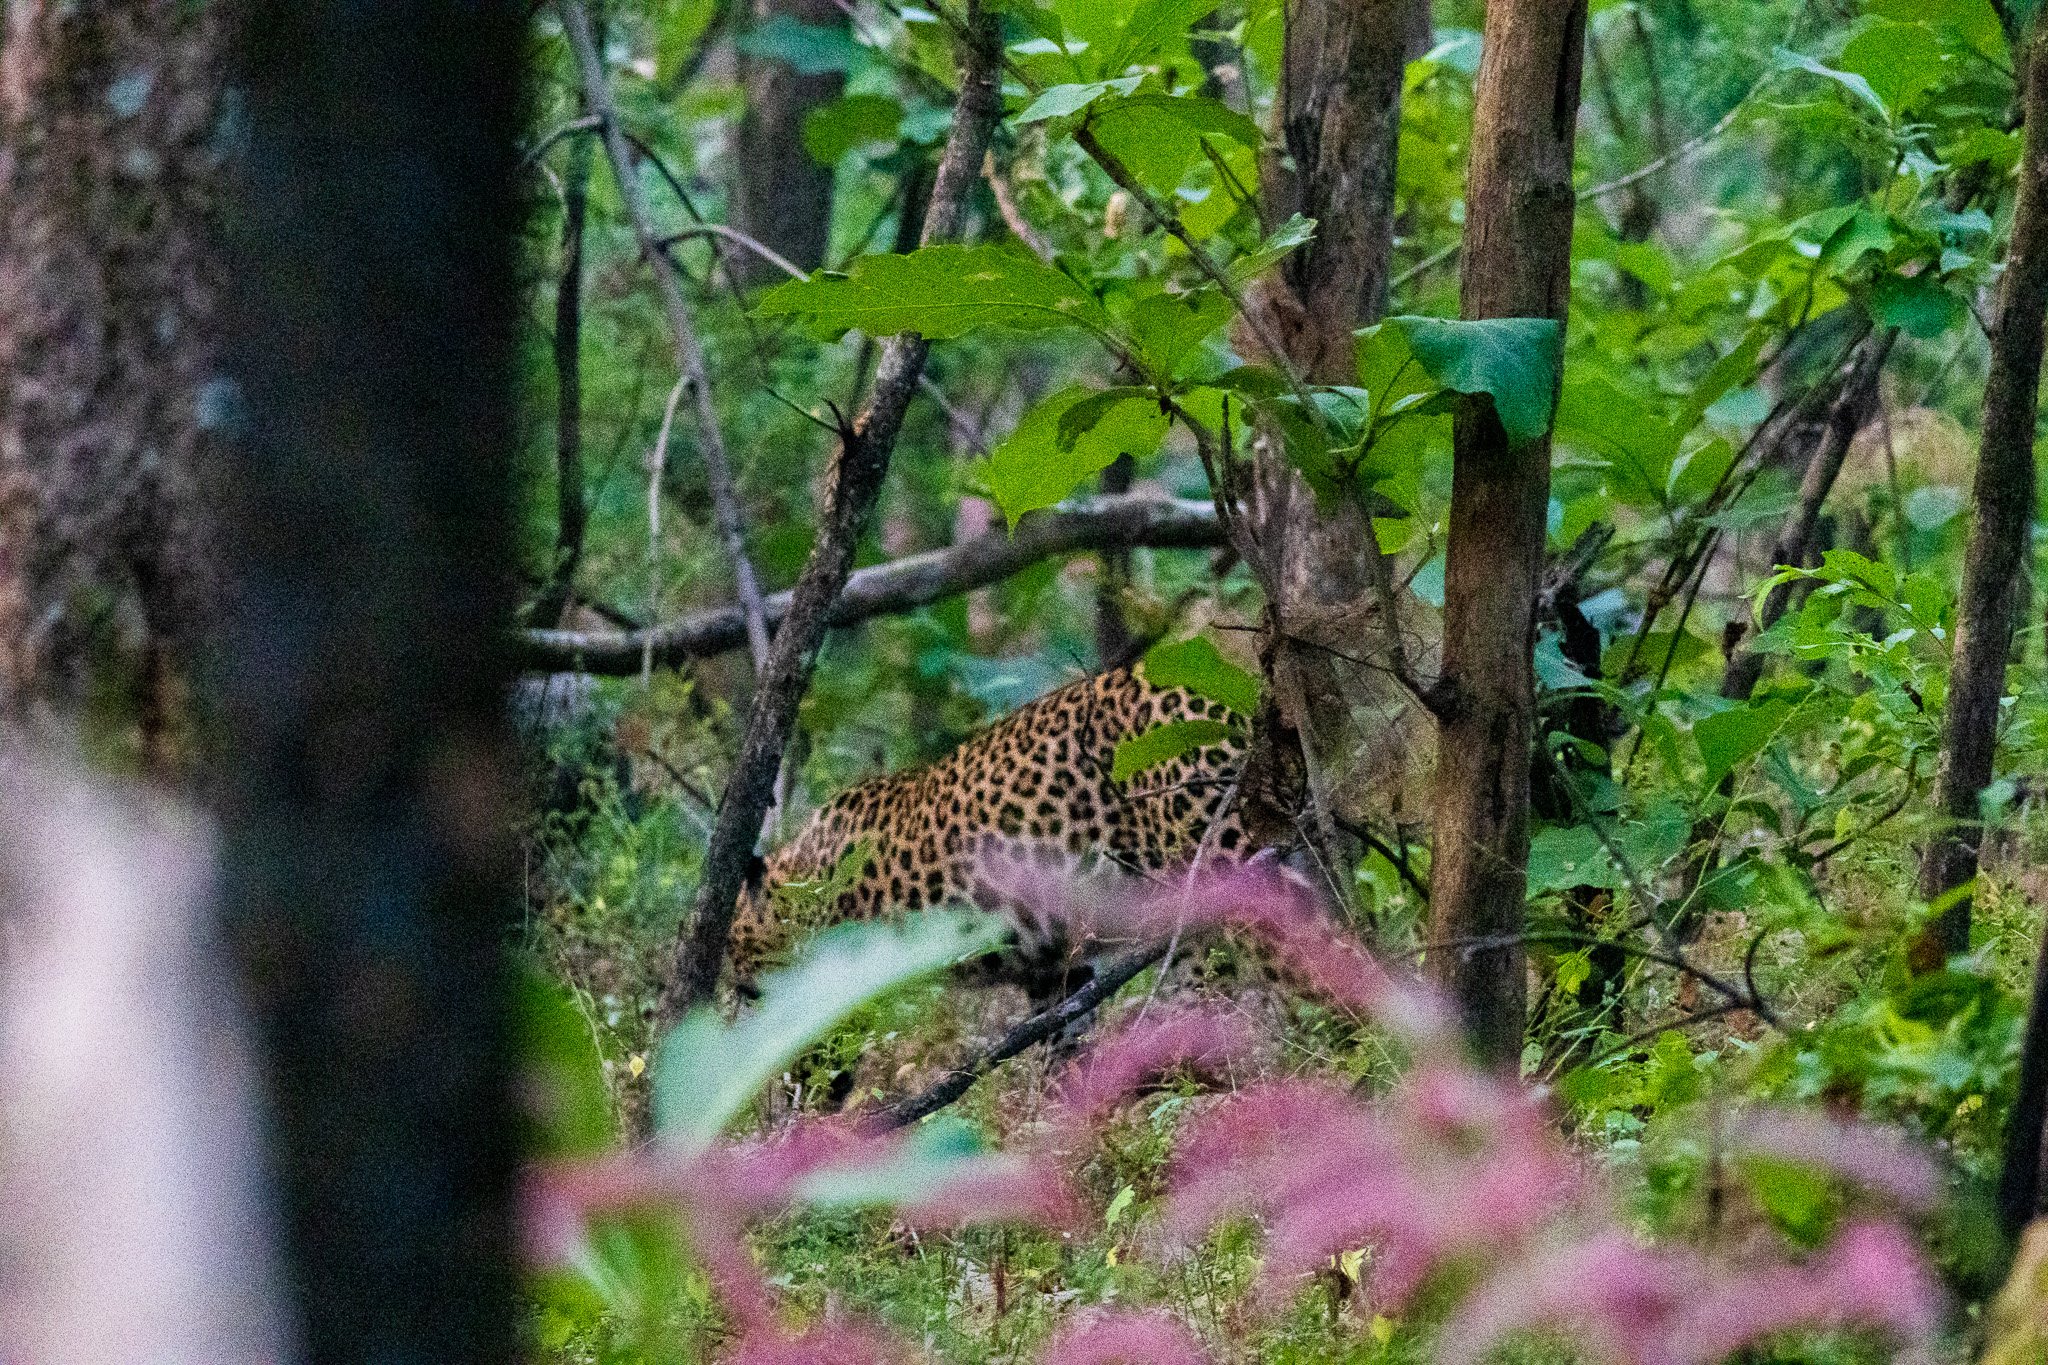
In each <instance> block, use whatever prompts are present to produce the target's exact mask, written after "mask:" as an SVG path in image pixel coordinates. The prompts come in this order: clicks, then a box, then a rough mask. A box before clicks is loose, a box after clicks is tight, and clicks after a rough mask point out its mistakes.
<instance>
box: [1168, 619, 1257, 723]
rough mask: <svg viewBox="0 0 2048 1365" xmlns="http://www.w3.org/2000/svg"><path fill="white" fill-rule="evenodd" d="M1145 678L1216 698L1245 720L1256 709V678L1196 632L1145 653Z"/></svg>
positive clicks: (1209, 697) (1201, 695)
mask: <svg viewBox="0 0 2048 1365" xmlns="http://www.w3.org/2000/svg"><path fill="white" fill-rule="evenodd" d="M1142 667H1143V669H1144V672H1145V681H1147V682H1149V683H1151V684H1152V685H1153V686H1154V687H1184V688H1186V689H1187V690H1188V691H1190V692H1192V693H1194V694H1195V695H1196V696H1198V697H1206V698H1207V699H1208V700H1210V701H1220V702H1222V703H1223V704H1224V705H1225V706H1227V707H1229V708H1230V709H1231V710H1232V711H1235V712H1236V713H1237V714H1238V715H1239V716H1240V717H1242V718H1243V719H1245V720H1250V719H1251V718H1252V715H1253V714H1254V713H1255V712H1257V710H1258V709H1259V680H1258V678H1256V677H1255V676H1253V675H1252V674H1250V673H1248V672H1246V671H1245V670H1244V669H1242V668H1239V667H1238V666H1237V665H1236V664H1234V663H1232V662H1230V660H1228V659H1226V658H1224V657H1223V656H1222V654H1220V653H1218V652H1217V649H1216V646H1214V645H1212V644H1210V643H1209V642H1208V641H1207V640H1205V639H1203V638H1202V637H1201V636H1199V635H1197V636H1195V637H1194V638H1192V639H1188V640H1182V641H1180V642H1178V643H1175V644H1157V645H1154V646H1152V648H1151V649H1149V650H1147V651H1146V652H1145V659H1144V663H1143V665H1142Z"/></svg>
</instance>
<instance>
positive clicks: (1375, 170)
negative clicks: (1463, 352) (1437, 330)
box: [1254, 0, 1430, 882]
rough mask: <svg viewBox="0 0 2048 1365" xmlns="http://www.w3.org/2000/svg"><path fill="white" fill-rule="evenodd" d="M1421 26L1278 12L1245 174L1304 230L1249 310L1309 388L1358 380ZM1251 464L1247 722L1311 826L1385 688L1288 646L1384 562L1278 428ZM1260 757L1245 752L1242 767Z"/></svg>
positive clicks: (1422, 41)
mask: <svg viewBox="0 0 2048 1365" xmlns="http://www.w3.org/2000/svg"><path fill="white" fill-rule="evenodd" d="M1429 33H1430V26H1429V6H1428V4H1427V3H1426V2H1425V0H1301V3H1298V4H1295V5H1293V6H1291V7H1290V8H1289V10H1288V14H1287V32H1286V39H1285V49H1284V52H1283V57H1282V66H1281V72H1280V89H1279V92H1278V96H1277V98H1276V100H1275V115H1274V117H1275V119H1276V121H1277V122H1278V124H1279V128H1278V133H1279V138H1278V142H1279V145H1280V147H1281V148H1284V151H1285V156H1284V157H1283V156H1281V155H1279V154H1278V153H1277V152H1276V153H1275V154H1273V155H1269V156H1268V157H1267V158H1266V159H1265V161H1264V163H1263V164H1262V166H1261V168H1260V178H1261V180H1262V182H1263V189H1264V195H1263V198H1264V199H1265V201H1266V203H1267V205H1268V206H1269V207H1268V213H1269V217H1270V219H1271V221H1270V222H1269V223H1268V224H1267V226H1268V228H1273V227H1277V226H1279V224H1280V223H1281V222H1283V221H1285V220H1286V219H1287V217H1288V216H1289V215H1291V214H1294V213H1300V214H1303V215H1305V216H1307V217H1310V218H1313V219H1315V220H1316V235H1315V239H1314V240H1313V241H1312V242H1310V243H1309V244H1308V245H1307V246H1306V247H1304V248H1302V249H1301V250H1300V251H1298V252H1297V253H1295V255H1294V256H1293V257H1291V258H1290V259H1289V260H1288V261H1287V262H1286V263H1285V264H1284V265H1283V266H1282V268H1281V270H1280V272H1279V279H1278V281H1277V282H1276V285H1275V287H1271V288H1269V289H1268V291H1267V292H1266V296H1265V300H1264V302H1265V306H1266V308H1267V310H1268V312H1269V314H1270V317H1271V320H1272V322H1273V323H1274V324H1275V325H1274V327H1273V329H1272V330H1273V333H1274V334H1276V335H1278V336H1279V337H1280V338H1281V341H1282V344H1283V345H1284V346H1286V348H1287V350H1288V352H1289V357H1288V358H1289V359H1290V360H1291V361H1292V362H1293V364H1294V365H1295V367H1296V369H1297V370H1299V371H1300V372H1301V373H1302V375H1303V376H1304V377H1305V378H1307V379H1308V380H1310V381H1311V382H1314V383H1328V384H1350V383H1356V382H1357V371H1356V364H1355V362H1354V360H1353V357H1352V335H1351V334H1352V332H1353V331H1354V330H1355V329H1356V328H1358V327H1361V326H1364V325H1365V324H1367V323H1369V322H1371V321H1373V320H1374V319H1375V318H1377V317H1378V316H1379V315H1380V313H1381V311H1382V310H1383V309H1384V308H1385V306H1386V301H1387V280H1388V274H1389V263H1390V261H1391V258H1392V254H1393V242H1394V209H1395V205H1394V171H1395V164H1396V159H1397V152H1398V148H1399V142H1400V130H1401V89H1402V81H1403V78H1404V75H1405V73H1406V70H1407V64H1408V62H1409V60H1411V59H1412V58H1414V57H1417V56H1420V55H1421V53H1422V51H1423V49H1424V48H1425V47H1426V46H1427V44H1428V41H1429ZM1255 458H1256V478H1257V485H1258V506H1257V509H1256V522H1255V531H1256V535H1257V539H1258V541H1259V543H1260V545H1262V546H1264V547H1268V548H1267V549H1266V551H1265V558H1266V559H1267V560H1268V563H1267V564H1266V566H1265V569H1264V573H1263V577H1265V578H1266V579H1268V580H1270V581H1268V582H1267V583H1266V587H1267V589H1268V591H1269V592H1273V593H1274V594H1275V595H1276V596H1277V597H1278V599H1279V600H1278V601H1277V602H1274V603H1272V604H1271V606H1272V609H1273V610H1274V612H1275V615H1276V616H1277V618H1278V629H1277V630H1276V631H1275V632H1274V637H1275V638H1273V639H1271V640H1270V641H1269V642H1268V644H1267V660H1266V667H1267V673H1268V675H1269V680H1270V681H1271V682H1272V684H1273V687H1274V690H1275V692H1276V693H1277V694H1278V701H1279V716H1278V717H1276V719H1281V720H1283V721H1284V724H1283V725H1281V726H1272V725H1261V726H1259V727H1258V729H1259V739H1258V745H1259V747H1260V748H1261V749H1262V750H1265V749H1269V748H1270V746H1271V745H1273V744H1275V743H1285V744H1298V745H1299V746H1300V747H1301V750H1302V752H1301V755H1300V761H1301V762H1302V763H1303V765H1304V771H1305V775H1306V778H1307V781H1308V783H1309V787H1310V792H1311V793H1312V796H1313V799H1314V801H1315V804H1316V806H1317V814H1318V818H1327V817H1328V816H1330V815H1331V814H1332V806H1333V804H1334V802H1335V801H1336V797H1335V795H1334V793H1335V791H1336V788H1337V787H1338V786H1339V785H1340V784H1341V783H1342V782H1343V781H1344V780H1345V778H1346V776H1348V775H1350V774H1352V772H1353V771H1354V769H1356V768H1357V767H1359V766H1360V762H1361V760H1360V753H1361V750H1362V748H1363V747H1364V745H1365V744H1366V742H1367V738H1368V737H1367V736H1365V735H1362V734H1360V733H1359V732H1358V727H1357V726H1356V724H1355V723H1354V717H1356V716H1357V715H1358V714H1359V713H1360V712H1361V711H1362V710H1364V709H1365V708H1366V707H1367V706H1368V705H1369V704H1370V703H1371V702H1372V701H1373V700H1375V697H1374V696H1373V695H1372V694H1373V693H1374V692H1375V691H1383V690H1384V682H1383V678H1382V676H1381V675H1376V674H1369V673H1368V672H1367V671H1365V670H1361V669H1359V668H1356V667H1352V668H1350V669H1340V667H1339V663H1338V659H1337V657H1336V655H1335V654H1334V653H1332V652H1331V650H1330V649H1328V648H1319V647H1318V646H1317V645H1315V644H1310V643H1307V642H1306V640H1305V638H1302V637H1309V636H1315V637H1319V638H1320V637H1328V636H1330V635H1331V634H1332V631H1331V630H1330V629H1329V625H1330V620H1331V618H1333V617H1336V616H1342V617H1343V619H1344V620H1345V621H1347V622H1350V623H1353V624H1354V625H1355V623H1357V622H1359V621H1362V620H1363V619H1364V613H1365V611H1367V610H1368V609H1369V608H1368V604H1369V603H1371V602H1372V601H1373V599H1374V592H1373V587H1374V577H1373V576H1374V574H1376V573H1390V572H1391V568H1390V567H1389V566H1388V565H1387V564H1386V563H1385V562H1384V561H1383V560H1382V558H1381V556H1380V553H1379V547H1378V545H1377V544H1376V543H1375V542H1374V540H1373V537H1372V529H1371V524H1370V522H1369V520H1368V519H1367V515H1366V512H1365V510H1364V509H1363V508H1361V507H1359V506H1357V505H1356V504H1355V503H1343V504H1339V505H1335V506H1332V507H1328V508H1321V507H1318V506H1317V505H1316V499H1315V495H1314V494H1313V493H1312V492H1311V491H1310V490H1309V487H1308V485H1307V483H1306V482H1305V481H1304V480H1303V479H1302V477H1301V475H1300V474H1299V473H1298V472H1297V471H1296V470H1295V469H1294V468H1293V467H1292V466H1291V465H1290V464H1289V463H1288V462H1287V458H1286V452H1285V449H1284V447H1283V446H1282V444H1281V441H1280V438H1279V435H1278V433H1277V432H1271V431H1268V432H1264V433H1262V434H1261V438H1260V440H1259V443H1258V447H1257V450H1256V452H1255ZM1338 633H1341V634H1344V635H1346V636H1348V635H1350V634H1352V633H1355V632H1354V631H1352V630H1340V632H1338ZM1321 643H1322V644H1326V645H1331V646H1334V647H1336V648H1338V649H1341V650H1342V651H1343V652H1344V653H1347V654H1350V655H1351V656H1352V657H1353V658H1359V657H1370V656H1371V655H1372V653H1373V647H1372V646H1371V645H1370V644H1364V645H1361V644H1360V643H1359V642H1357V641H1355V640H1353V639H1350V638H1345V639H1343V640H1342V641H1341V642H1340V641H1338V640H1335V639H1329V638H1321ZM1381 700H1384V699H1383V698H1381ZM1267 761H1268V756H1261V757H1260V758H1257V759H1255V760H1254V769H1255V770H1263V769H1264V768H1265V766H1266V763H1267ZM1288 766H1292V765H1291V764H1289V765H1288ZM1353 814H1356V812H1353ZM1323 833H1324V835H1325V839H1326V841H1327V835H1328V831H1324V832H1323ZM1325 851H1326V853H1327V852H1328V851H1329V850H1327V849H1326V850H1325ZM1337 880H1339V881H1340V882H1342V881H1344V880H1345V878H1343V877H1342V876H1341V875H1340V876H1338V878H1337Z"/></svg>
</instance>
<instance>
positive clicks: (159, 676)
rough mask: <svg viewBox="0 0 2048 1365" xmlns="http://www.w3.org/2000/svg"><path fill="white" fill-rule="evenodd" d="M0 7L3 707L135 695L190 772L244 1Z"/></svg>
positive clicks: (224, 408) (19, 716)
mask: <svg viewBox="0 0 2048 1365" xmlns="http://www.w3.org/2000/svg"><path fill="white" fill-rule="evenodd" d="M0 13H4V14H5V18H6V24H7V33H6V37H5V41H4V45H0V716H7V715H11V716H12V717H13V719H15V720H16V721H21V720H24V719H28V718H30V717H32V716H35V715H38V714H40V713H42V712H44V711H54V712H55V713H57V714H60V715H70V716H73V717H74V718H75V716H76V713H77V711H78V709H79V707H80V706H81V704H82V702H83V700H84V697H85V694H86V692H87V691H88V690H96V691H98V692H99V694H100V695H101V696H103V697H105V696H116V697H119V698H120V699H121V708H120V709H121V711H122V713H123V720H124V722H126V723H129V724H130V726H131V729H132V731H133V734H134V739H133V741H132V747H134V748H136V749H137V750H138V751H139V752H138V753H137V756H138V757H139V758H140V759H141V760H142V761H143V763H144V764H145V765H147V766H148V767H150V768H151V769H152V770H154V771H155V772H156V773H157V774H158V775H160V776H169V775H171V774H172V772H173V771H174V770H177V769H180V768H182V767H183V766H184V761H185V759H186V757H187V756H188V750H189V748H190V746H189V744H188V743H187V742H186V741H187V739H188V737H187V736H185V735H182V734H181V733H179V732H180V731H182V730H183V729H185V728H188V727H185V726H184V725H183V724H182V718H181V712H182V710H183V708H182V706H181V704H180V700H179V698H178V697H177V696H175V695H172V693H173V692H174V691H175V688H176V684H177V682H178V680H179V678H180V675H181V669H180V668H179V667H177V666H176V661H178V660H181V659H182V657H183V656H184V655H186V653H187V652H188V649H189V647H190V646H191V645H192V644H193V643H194V641H195V640H196V638H197V636H198V635H199V634H200V632H201V631H202V630H203V628H204V627H205V625H206V624H207V623H208V621H209V620H210V619H211V617H212V614H213V611H214V607H215V602H216V595H217V594H216V580H217V576H216V575H215V573H214V572H213V570H212V558H211V545H210V539H211V537H210V535H209V533H208V528H207V520H208V519H207V517H206V516H205V515H204V512H203V509H205V508H206V507H207V506H208V503H209V500H208V499H207V498H206V497H205V496H204V494H203V493H202V491H201V489H200V488H199V486H198V478H199V470H200V469H201V467H202V465H203V463H204V460H205V456H206V453H207V450H208V448H209V446H210V444H211V442H212V441H213V439H214V437H215V435H216V433H217V432H218V430H219V428H220V425H221V424H222V423H223V422H225V421H226V420H228V418H229V416H230V413H229V411H228V410H229V408H230V407H231V404H230V403H229V401H228V399H227V397H226V395H225V392H224V390H222V389H221V388H220V386H218V385H217V384H215V383H214V382H213V381H214V380H215V357H214V342H213V322H214V312H215V308H216V297H217V295H218V292H219V288H220V270H219V266H218V262H217V259H216V254H215V250H214V242H213V220H214V217H215V212H214V209H215V200H216V198H217V195H218V182H219V179H220V156H221V147H222V145H223V144H222V140H221V138H220V137H219V122H220V113H221V111H220V98H221V85H222V82H221V72H220V51H219V49H220V46H221V32H222V27H223V24H224V18H223V15H224V13H225V11H224V8H223V7H222V6H219V5H184V4H171V3H161V2H160V0H159V2H157V3H151V2H150V0H107V2H106V3H100V4H89V5H75V4H57V3H52V2H51V0H24V2H23V3H19V4H15V5H10V6H7V7H5V8H4V10H0ZM109 606H111V607H112V610H108V608H109ZM109 646H111V648H109ZM109 658H112V659H114V660H116V661H117V662H115V663H114V664H113V665H112V666H108V665H107V664H106V663H105V662H104V661H105V660H107V659H109ZM136 680H139V682H138V681H136ZM95 738H96V740H97V741H98V742H101V743H107V746H108V748H110V749H113V748H117V747H130V744H129V743H126V742H125V741H128V738H129V737H128V736H126V735H123V736H121V737H119V739H120V740H121V741H124V743H120V744H117V743H109V742H108V741H112V740H115V739H116V737H115V736H110V735H105V734H101V735H97V736H96V737H95Z"/></svg>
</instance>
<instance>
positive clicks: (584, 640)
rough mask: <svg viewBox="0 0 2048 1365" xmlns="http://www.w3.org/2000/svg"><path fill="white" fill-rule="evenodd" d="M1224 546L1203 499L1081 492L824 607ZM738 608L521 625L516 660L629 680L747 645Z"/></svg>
mask: <svg viewBox="0 0 2048 1365" xmlns="http://www.w3.org/2000/svg"><path fill="white" fill-rule="evenodd" d="M1223 543H1224V537H1223V528H1222V525H1221V523H1220V522H1218V520H1217V518H1216V509H1215V507H1214V506H1212V505H1211V504H1210V503H1208V502H1206V501H1196V500H1193V499H1186V498H1160V497H1152V496H1148V495H1144V494H1133V495H1127V496H1122V497H1106V498H1080V499H1075V500H1074V501H1072V502H1070V503H1068V504H1067V505H1065V506H1063V507H1058V508H1054V509H1051V510H1049V511H1045V512H1034V513H1032V514H1031V515H1030V516H1028V517H1026V518H1025V519H1024V520H1023V521H1022V522H1021V523H1019V524H1018V527H1017V530H1016V534H1014V535H1009V534H1005V533H1004V532H1002V531H991V532H989V533H988V534H987V535H984V536H980V537H978V538H976V539H974V540H970V541H965V542H963V543H961V544H959V545H951V546H948V547H946V548H945V549H943V550H931V551H927V552H926V553H924V554H915V555H908V556H905V557H904V558H902V559H897V560H891V561H890V562H888V563H886V564H877V565H874V566H873V567H871V568H866V569H861V570H859V571H858V572H856V573H854V574H853V575H852V576H851V577H849V578H848V579H847V581H846V587H845V590H844V591H843V592H841V593H840V594H839V598H838V600H837V601H836V602H834V603H833V604H832V606H831V608H830V609H829V610H828V612H827V613H826V621H825V624H826V625H827V626H840V627H844V626H851V625H856V624H858V623H859V622H862V621H865V620H867V619H869V618H870V617H874V616H888V615H893V614H897V613H901V612H906V611H914V610H915V609H917V608H918V607H923V606H929V605H930V604H931V603H933V602H938V601H942V600H944V599H945V598H948V597H953V596H956V595H958V594H960V593H963V592H972V591H973V590H974V589H976V588H985V587H988V586H989V585H990V584H992V583H1000V582H1002V581H1003V580H1004V579H1006V578H1009V577H1011V576H1013V575H1015V574H1018V573H1021V572H1023V571H1024V570H1025V569H1028V568H1030V567H1031V566H1032V565H1034V564H1037V563H1039V562H1040V561H1042V560H1046V559H1051V558H1053V557H1054V556H1056V555H1064V554H1072V553H1074V552H1076V551H1082V550H1100V549H1105V548H1110V547H1123V548H1131V547H1136V546H1150V547H1153V548H1157V549H1206V548H1211V547H1214V546H1220V545H1222V544H1223ZM790 599H791V594H790V593H787V592H779V593H774V594H771V595H770V596H769V597H768V598H767V599H766V600H765V601H764V602H763V603H762V606H763V608H764V609H765V611H766V614H767V620H768V626H769V629H770V630H771V631H772V630H774V629H775V628H777V627H779V626H780V625H781V624H782V620H783V618H784V617H785V616H786V615H787V614H788V612H789V607H790ZM746 640H747V629H746V618H745V615H744V614H743V613H742V612H741V610H740V608H739V607H738V606H723V607H713V608H710V609H709V610H706V611H700V612H695V613H692V614H691V615H689V616H686V617H683V618H682V619H681V620H679V621H672V622H669V623H667V624H664V625H657V626H654V627H652V628H649V629H642V630H539V629H536V630H524V631H521V632H520V633H519V635H518V637H517V640H516V645H517V651H518V656H519V664H520V666H521V667H522V668H526V669H531V670H536V671H548V672H559V671H579V672H586V673H599V674H604V675H607V676H611V677H624V676H627V675H630V674H633V673H637V672H638V671H639V669H640V661H641V659H642V658H643V657H644V655H645V654H646V653H647V652H649V651H650V649H651V652H652V655H653V658H654V662H655V663H657V664H662V665H664V666H669V667H673V666H675V665H678V664H681V663H683V662H685V661H687V660H690V659H702V658H708V657H711V656H713V655H717V654H723V653H725V652H727V651H728V650H733V649H738V648H740V647H741V646H742V645H744V644H745V643H746Z"/></svg>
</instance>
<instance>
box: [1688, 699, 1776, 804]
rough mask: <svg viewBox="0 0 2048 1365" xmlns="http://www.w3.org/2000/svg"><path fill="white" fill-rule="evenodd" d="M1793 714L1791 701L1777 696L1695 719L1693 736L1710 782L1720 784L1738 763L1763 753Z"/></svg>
mask: <svg viewBox="0 0 2048 1365" xmlns="http://www.w3.org/2000/svg"><path fill="white" fill-rule="evenodd" d="M1791 713H1792V708H1791V707H1790V706H1789V705H1788V704H1786V703H1785V702H1783V701H1778V700H1775V699H1774V700H1771V701H1767V702H1764V703H1762V704H1760V705H1757V706H1736V707H1731V708H1729V709H1728V710H1726V711H1718V712H1716V713H1714V714H1713V715H1711V716H1702V717H1700V719H1699V720H1697V721H1695V722H1694V723H1693V727H1692V737H1693V742H1694V743H1695V744H1698V745H1699V747H1700V758H1701V759H1702V760H1704V761H1705V763H1706V765H1707V785H1708V786H1709V787H1713V786H1717V785H1719V783H1720V781H1721V779H1722V778H1724V777H1726V776H1727V775H1728V774H1729V773H1731V772H1733V771H1734V770H1735V765H1736V764H1738V763H1741V762H1742V761H1744V760H1745V759H1748V758H1751V757H1753V756H1754V755H1756V754H1758V753H1760V752H1762V750H1763V747H1764V746H1765V745H1766V744H1769V743H1770V742H1771V737H1772V736H1773V735H1775V734H1777V733H1778V730H1779V728H1780V727H1781V726H1783V725H1784V723H1785V718H1786V717H1787V716H1789V715H1790V714H1791Z"/></svg>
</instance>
